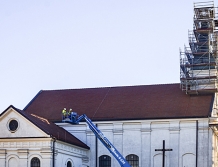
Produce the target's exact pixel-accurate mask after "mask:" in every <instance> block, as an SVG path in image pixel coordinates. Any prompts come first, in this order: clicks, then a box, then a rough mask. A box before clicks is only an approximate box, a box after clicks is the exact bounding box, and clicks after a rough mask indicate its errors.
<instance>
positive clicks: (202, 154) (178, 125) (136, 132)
mask: <svg viewBox="0 0 218 167" xmlns="http://www.w3.org/2000/svg"><path fill="white" fill-rule="evenodd" d="M94 123H95V124H97V126H98V128H99V129H100V130H101V131H102V133H103V134H104V135H105V136H106V137H107V138H108V139H109V141H110V142H111V143H112V144H113V145H114V146H115V147H116V148H117V150H118V151H119V152H120V153H121V154H122V155H123V156H124V157H126V156H127V155H129V154H135V155H137V156H138V157H139V167H160V166H162V155H163V154H162V152H161V151H155V149H162V147H163V140H165V146H166V148H167V149H173V151H167V152H166V153H165V166H166V167H175V166H176V167H184V166H185V167H186V166H188V167H189V166H190V167H195V166H196V160H197V166H198V167H209V166H213V167H215V166H217V156H215V155H218V154H217V146H216V144H217V137H214V133H213V132H212V129H211V128H209V118H202V119H168V120H140V121H138V120H137V121H111V122H110V121H107V122H94ZM197 125H198V126H197ZM59 126H62V127H63V128H65V129H67V130H68V131H69V132H70V133H72V134H73V135H75V136H76V137H77V138H79V139H80V140H81V141H84V142H85V143H86V144H87V145H88V146H90V148H91V150H90V153H91V154H90V166H93V167H95V166H96V137H95V135H94V134H93V133H92V132H91V131H90V130H89V128H88V127H87V125H86V123H84V122H82V123H80V124H79V125H68V124H59ZM84 126H86V128H84ZM214 147H215V148H216V150H214V149H213V148H214ZM214 154H215V155H214ZM101 155H109V156H110V157H111V158H112V162H111V164H112V166H113V167H120V165H119V164H118V162H117V161H116V159H114V158H113V156H112V155H111V154H110V153H109V151H108V150H107V149H106V148H105V147H104V146H103V144H102V143H101V142H100V141H97V157H98V158H99V157H100V156H101ZM196 156H197V158H196ZM214 160H215V161H214Z"/></svg>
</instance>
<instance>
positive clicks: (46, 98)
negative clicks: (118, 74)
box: [24, 84, 214, 121]
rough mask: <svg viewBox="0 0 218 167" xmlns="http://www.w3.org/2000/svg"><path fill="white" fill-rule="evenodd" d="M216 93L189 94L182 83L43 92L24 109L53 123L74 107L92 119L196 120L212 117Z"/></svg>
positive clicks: (74, 109) (79, 112) (76, 110)
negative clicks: (63, 111)
mask: <svg viewBox="0 0 218 167" xmlns="http://www.w3.org/2000/svg"><path fill="white" fill-rule="evenodd" d="M213 98H214V94H208V95H195V96H193V95H192V96H190V95H186V94H185V93H184V92H182V90H181V89H180V85H179V84H164V85H142V86H124V87H106V88H87V89H67V90H43V91H40V92H39V93H38V94H37V95H36V96H35V98H34V99H33V100H32V101H31V102H30V103H29V104H28V105H27V106H26V107H25V108H24V111H26V112H27V113H32V114H36V115H39V116H42V117H44V118H47V119H49V120H51V121H60V120H61V111H62V109H63V108H67V109H69V108H72V109H73V111H75V112H77V113H78V114H79V115H82V114H86V115H87V116H88V117H89V118H90V119H92V120H133V119H162V118H194V117H208V116H210V112H211V107H212V104H213Z"/></svg>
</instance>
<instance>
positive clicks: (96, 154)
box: [95, 124, 98, 167]
mask: <svg viewBox="0 0 218 167" xmlns="http://www.w3.org/2000/svg"><path fill="white" fill-rule="evenodd" d="M96 127H98V124H96ZM95 164H96V167H98V138H97V136H95Z"/></svg>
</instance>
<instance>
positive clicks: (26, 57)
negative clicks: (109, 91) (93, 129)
mask: <svg viewBox="0 0 218 167" xmlns="http://www.w3.org/2000/svg"><path fill="white" fill-rule="evenodd" d="M215 5H218V2H217V1H215ZM0 25H1V26H0V77H1V83H0V91H1V93H0V99H1V101H0V112H1V111H4V110H5V109H6V108H7V107H8V106H9V105H11V104H12V105H14V106H15V107H17V108H20V109H23V108H24V107H25V106H26V105H27V104H28V103H29V102H30V101H31V100H32V99H33V97H34V96H35V95H36V94H37V93H38V92H39V91H40V90H54V89H74V88H91V87H112V86H131V85H150V84H166V83H179V77H180V69H179V48H180V47H181V48H182V49H183V46H184V44H186V45H188V29H190V30H191V29H192V26H193V1H190V0H182V1H174V0H166V1H162V0H157V1H147V0H61V1H60V0H33V1H26V0H25V1H24V0H19V1H16V0H8V1H6V0H2V1H0ZM160 93H161V92H160Z"/></svg>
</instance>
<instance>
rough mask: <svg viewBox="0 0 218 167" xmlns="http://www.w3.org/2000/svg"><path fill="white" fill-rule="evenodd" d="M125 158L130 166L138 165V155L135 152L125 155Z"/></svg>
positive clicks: (136, 166)
mask: <svg viewBox="0 0 218 167" xmlns="http://www.w3.org/2000/svg"><path fill="white" fill-rule="evenodd" d="M126 160H127V161H128V162H129V164H130V165H131V167H139V157H138V156H137V155H135V154H130V155H127V156H126Z"/></svg>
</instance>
